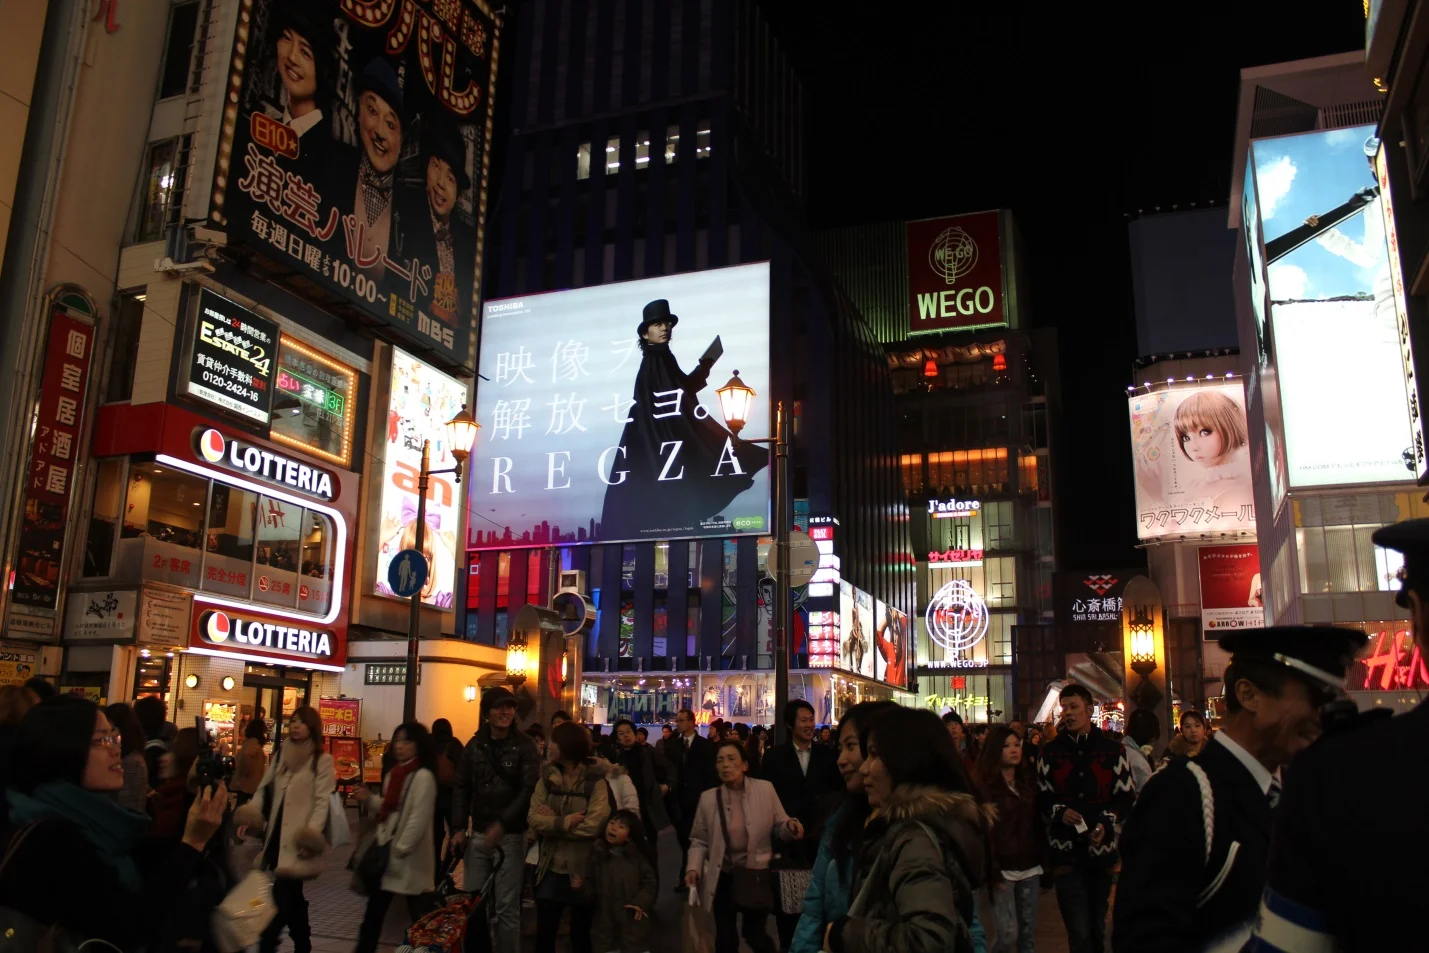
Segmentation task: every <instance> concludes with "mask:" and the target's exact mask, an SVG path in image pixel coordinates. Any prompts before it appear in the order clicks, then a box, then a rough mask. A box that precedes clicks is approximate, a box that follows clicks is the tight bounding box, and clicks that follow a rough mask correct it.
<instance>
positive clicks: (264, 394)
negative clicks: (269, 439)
mask: <svg viewBox="0 0 1429 953" xmlns="http://www.w3.org/2000/svg"><path fill="white" fill-rule="evenodd" d="M277 351H278V326H277V325H276V324H274V323H273V322H272V321H269V320H268V319H267V318H261V317H259V316H258V315H256V314H254V313H253V312H252V311H249V310H248V309H247V308H245V307H242V306H241V305H237V304H234V303H233V302H232V301H229V300H228V299H227V298H223V297H220V296H219V295H216V294H214V293H213V292H212V291H210V290H209V289H207V288H201V289H199V295H198V314H197V316H196V317H195V318H194V333H193V346H192V347H191V348H190V349H189V362H188V367H189V369H188V381H187V391H188V393H190V394H192V395H193V396H195V397H200V398H202V399H204V400H206V401H208V402H209V403H211V404H217V405H218V406H219V407H222V408H223V409H225V410H229V411H232V412H233V413H235V414H238V415H240V416H243V417H247V418H248V419H250V420H257V421H259V422H261V423H263V424H267V423H268V420H269V411H270V408H271V407H272V404H273V359H274V357H275V356H276V354H277Z"/></svg>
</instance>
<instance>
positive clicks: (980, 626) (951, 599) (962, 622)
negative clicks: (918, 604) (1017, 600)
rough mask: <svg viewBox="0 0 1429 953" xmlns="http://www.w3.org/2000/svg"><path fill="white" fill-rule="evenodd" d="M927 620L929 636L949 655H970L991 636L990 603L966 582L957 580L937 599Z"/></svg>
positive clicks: (931, 604) (945, 588)
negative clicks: (961, 653) (988, 628)
mask: <svg viewBox="0 0 1429 953" xmlns="http://www.w3.org/2000/svg"><path fill="white" fill-rule="evenodd" d="M924 620H925V621H926V622H927V624H928V636H929V637H930V638H931V639H932V640H933V641H934V642H936V643H937V644H938V645H940V646H941V647H942V648H943V649H944V650H945V651H948V652H953V653H960V652H967V651H968V650H970V649H971V648H972V647H973V646H975V645H977V644H978V643H979V642H981V641H982V640H983V639H984V638H985V637H986V636H987V627H988V614H987V601H986V600H985V599H983V597H982V596H980V595H978V594H977V592H976V590H974V589H973V587H972V586H971V585H970V584H969V583H968V581H967V580H966V579H954V580H953V581H951V582H949V583H946V584H945V585H944V586H943V587H942V588H941V589H939V590H938V591H937V592H936V593H935V594H934V595H933V598H932V599H931V600H930V601H929V602H928V610H927V612H926V613H924ZM950 667H962V666H950ZM966 667H973V666H972V665H968V666H966Z"/></svg>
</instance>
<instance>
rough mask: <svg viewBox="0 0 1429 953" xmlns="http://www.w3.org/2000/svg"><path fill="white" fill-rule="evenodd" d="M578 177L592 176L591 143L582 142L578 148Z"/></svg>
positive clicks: (586, 177)
mask: <svg viewBox="0 0 1429 953" xmlns="http://www.w3.org/2000/svg"><path fill="white" fill-rule="evenodd" d="M576 178H577V179H588V178H590V143H589V142H582V143H581V144H580V148H579V149H577V150H576Z"/></svg>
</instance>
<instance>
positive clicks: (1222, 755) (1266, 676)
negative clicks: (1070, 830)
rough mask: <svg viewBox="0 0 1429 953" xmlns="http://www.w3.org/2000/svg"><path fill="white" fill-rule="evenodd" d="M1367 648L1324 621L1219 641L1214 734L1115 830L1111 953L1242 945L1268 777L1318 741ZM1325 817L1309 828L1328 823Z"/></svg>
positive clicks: (1261, 870) (1264, 844) (1165, 774)
mask: <svg viewBox="0 0 1429 953" xmlns="http://www.w3.org/2000/svg"><path fill="white" fill-rule="evenodd" d="M1364 643H1365V635H1364V633H1363V632H1359V631H1356V630H1353V629H1343V628H1336V627H1333V626H1282V627H1272V628H1267V629H1248V630H1245V631H1242V632H1233V633H1231V634H1229V635H1226V636H1225V637H1224V638H1222V639H1221V647H1222V648H1223V649H1225V650H1226V651H1227V652H1229V653H1230V654H1231V662H1230V665H1228V666H1227V667H1226V671H1225V689H1226V710H1227V715H1226V719H1225V722H1224V724H1223V726H1222V728H1221V730H1220V731H1219V732H1217V733H1216V735H1215V737H1214V738H1213V739H1212V740H1211V741H1210V742H1208V743H1207V744H1206V746H1205V747H1204V748H1203V749H1202V750H1201V753H1200V754H1199V755H1197V756H1196V757H1195V758H1194V759H1192V758H1178V759H1176V760H1174V761H1173V762H1172V763H1171V764H1170V765H1168V766H1167V767H1166V768H1165V769H1163V770H1162V771H1160V772H1159V773H1157V774H1155V775H1153V776H1152V777H1151V779H1150V780H1149V781H1147V782H1146V787H1145V789H1144V790H1143V791H1142V792H1141V797H1140V799H1139V800H1138V802H1137V804H1136V807H1135V809H1134V810H1133V811H1132V813H1131V818H1130V819H1129V820H1128V821H1127V824H1126V829H1125V831H1124V832H1123V833H1122V838H1121V850H1122V868H1121V877H1120V878H1119V879H1118V881H1117V883H1118V886H1117V899H1116V910H1115V912H1114V915H1113V928H1112V948H1113V950H1114V951H1115V953H1173V951H1174V953H1183V951H1184V953H1193V951H1202V950H1239V949H1240V948H1241V947H1242V945H1244V943H1245V942H1246V941H1247V940H1248V939H1249V938H1250V935H1251V928H1252V925H1253V923H1254V921H1255V917H1256V911H1257V910H1258V909H1259V906H1260V897H1261V892H1262V890H1263V889H1264V886H1265V873H1266V863H1267V861H1268V859H1269V857H1270V833H1271V823H1272V819H1273V811H1274V808H1275V805H1276V803H1277V802H1278V800H1279V796H1280V784H1279V781H1278V779H1277V777H1276V772H1277V771H1279V769H1280V768H1281V767H1283V766H1284V765H1286V764H1288V763H1289V761H1290V759H1291V758H1292V757H1293V756H1294V755H1296V754H1297V753H1298V752H1300V751H1301V750H1303V749H1304V748H1306V747H1307V746H1308V745H1309V744H1310V743H1311V742H1312V741H1314V740H1315V738H1316V737H1318V735H1319V733H1320V730H1321V719H1320V712H1321V708H1322V707H1323V706H1324V705H1325V704H1327V703H1328V702H1330V701H1331V700H1332V699H1333V698H1334V697H1335V696H1336V694H1338V693H1340V692H1342V691H1343V689H1344V683H1345V672H1346V670H1347V669H1348V667H1349V665H1350V664H1351V662H1352V660H1353V658H1354V655H1355V653H1356V652H1357V651H1358V650H1359V649H1360V648H1361V647H1362V646H1363V645H1364ZM1346 803H1353V802H1346ZM1341 810H1343V806H1341ZM1332 816H1333V814H1325V815H1321V816H1318V817H1317V818H1316V823H1319V824H1326V825H1328V826H1329V827H1331V828H1336V825H1335V824H1334V823H1333V822H1331V821H1330V820H1329V819H1330V818H1331V817H1332ZM1208 826H1209V829H1207V828H1208ZM1334 833H1335V834H1336V835H1337V836H1340V837H1343V836H1344V834H1345V832H1344V830H1343V829H1342V828H1339V829H1336V830H1335V831H1334ZM1356 873H1357V874H1358V873H1359V871H1358V870H1356ZM1337 879H1342V878H1337Z"/></svg>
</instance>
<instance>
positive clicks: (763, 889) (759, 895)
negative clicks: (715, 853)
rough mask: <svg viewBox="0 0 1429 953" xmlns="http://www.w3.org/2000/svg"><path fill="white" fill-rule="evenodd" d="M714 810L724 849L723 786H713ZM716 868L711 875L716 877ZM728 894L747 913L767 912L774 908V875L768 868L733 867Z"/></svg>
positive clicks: (726, 845) (726, 843) (726, 844)
mask: <svg viewBox="0 0 1429 953" xmlns="http://www.w3.org/2000/svg"><path fill="white" fill-rule="evenodd" d="M715 810H716V811H718V812H719V829H720V832H721V833H722V834H724V849H725V851H726V852H727V851H728V850H729V823H728V822H727V821H726V820H725V818H724V788H723V785H721V786H720V787H717V788H715ZM719 874H720V872H719V871H718V870H716V871H714V872H713V876H716V877H718V876H719ZM729 888H730V896H731V898H732V899H733V900H734V905H735V907H737V908H738V909H740V910H743V911H746V912H748V913H769V912H770V911H771V910H773V909H774V876H773V874H772V873H770V872H769V871H768V870H751V869H750V868H748V867H735V868H733V869H731V870H730V872H729Z"/></svg>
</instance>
